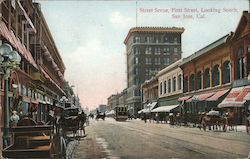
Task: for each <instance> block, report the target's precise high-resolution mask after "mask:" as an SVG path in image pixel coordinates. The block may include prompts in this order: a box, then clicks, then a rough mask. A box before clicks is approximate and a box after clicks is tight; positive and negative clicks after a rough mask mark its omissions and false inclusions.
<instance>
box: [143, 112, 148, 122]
mask: <svg viewBox="0 0 250 159" xmlns="http://www.w3.org/2000/svg"><path fill="white" fill-rule="evenodd" d="M143 119H144V122H145V123H146V122H147V118H146V113H143Z"/></svg>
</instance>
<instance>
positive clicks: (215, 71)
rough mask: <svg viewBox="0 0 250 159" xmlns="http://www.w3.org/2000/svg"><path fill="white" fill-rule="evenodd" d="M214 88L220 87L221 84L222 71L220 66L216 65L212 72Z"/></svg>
mask: <svg viewBox="0 0 250 159" xmlns="http://www.w3.org/2000/svg"><path fill="white" fill-rule="evenodd" d="M212 74H213V75H212V78H213V81H212V82H213V86H218V85H219V84H220V70H219V65H215V66H214V68H213V71H212Z"/></svg>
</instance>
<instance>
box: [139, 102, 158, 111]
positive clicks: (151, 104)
mask: <svg viewBox="0 0 250 159" xmlns="http://www.w3.org/2000/svg"><path fill="white" fill-rule="evenodd" d="M156 105H157V102H152V103H149V104H147V106H146V107H145V108H144V109H142V110H140V111H138V114H141V113H150V112H151V110H153V109H154V108H155V107H156Z"/></svg>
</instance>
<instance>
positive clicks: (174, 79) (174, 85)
mask: <svg viewBox="0 0 250 159" xmlns="http://www.w3.org/2000/svg"><path fill="white" fill-rule="evenodd" d="M172 84H173V92H175V91H176V77H174V78H173V83H172Z"/></svg>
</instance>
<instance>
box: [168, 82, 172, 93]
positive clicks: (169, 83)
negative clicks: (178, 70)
mask: <svg viewBox="0 0 250 159" xmlns="http://www.w3.org/2000/svg"><path fill="white" fill-rule="evenodd" d="M170 92H171V79H168V93H170Z"/></svg>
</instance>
